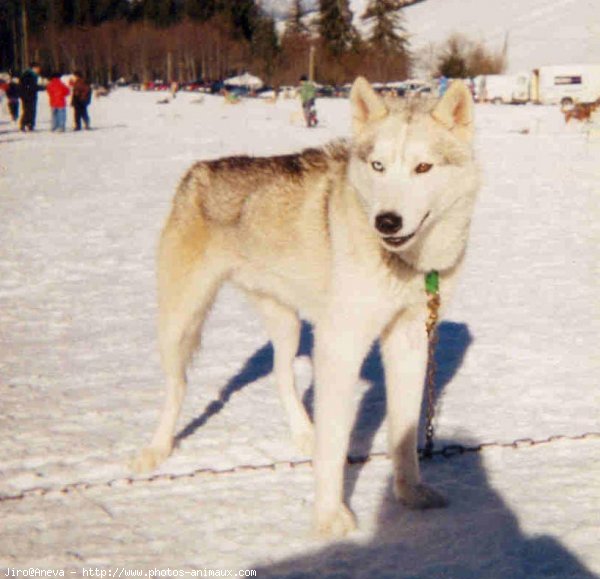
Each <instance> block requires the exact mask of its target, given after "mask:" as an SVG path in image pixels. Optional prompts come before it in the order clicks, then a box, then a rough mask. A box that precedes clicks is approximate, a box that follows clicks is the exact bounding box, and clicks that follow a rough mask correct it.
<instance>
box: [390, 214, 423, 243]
mask: <svg viewBox="0 0 600 579" xmlns="http://www.w3.org/2000/svg"><path fill="white" fill-rule="evenodd" d="M428 217H429V211H428V212H427V213H426V214H425V217H423V219H421V223H419V225H417V228H416V229H415V230H414V231H413V232H412V233H410V234H409V235H398V236H394V235H389V236H387V237H383V238H382V239H383V242H384V243H385V244H386V245H389V246H390V247H393V248H394V249H397V248H398V247H402V246H403V245H406V244H407V243H408V242H409V241H410V240H411V239H412V238H413V237H414V236H415V235H416V234H417V233H418V231H419V230H420V229H421V227H422V225H423V223H425V220H426V219H427V218H428Z"/></svg>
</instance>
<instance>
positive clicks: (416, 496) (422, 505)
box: [394, 482, 448, 510]
mask: <svg viewBox="0 0 600 579" xmlns="http://www.w3.org/2000/svg"><path fill="white" fill-rule="evenodd" d="M394 495H395V496H396V498H397V499H398V500H399V501H400V502H401V503H403V504H404V505H406V506H407V507H408V508H409V509H415V510H424V509H442V508H444V507H447V506H448V499H446V497H445V496H444V495H442V494H441V493H439V492H438V491H436V490H435V489H432V488H431V487H429V486H427V485H424V484H422V483H419V484H416V485H409V484H406V483H399V482H396V483H395V484H394Z"/></svg>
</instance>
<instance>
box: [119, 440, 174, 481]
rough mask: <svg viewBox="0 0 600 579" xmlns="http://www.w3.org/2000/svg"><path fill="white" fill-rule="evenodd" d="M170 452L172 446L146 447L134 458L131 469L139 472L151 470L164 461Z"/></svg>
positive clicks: (130, 464)
mask: <svg viewBox="0 0 600 579" xmlns="http://www.w3.org/2000/svg"><path fill="white" fill-rule="evenodd" d="M170 454H171V449H170V448H154V447H152V446H149V447H147V448H144V449H143V450H142V452H140V454H138V455H137V456H136V457H135V458H134V459H132V460H131V462H130V463H129V466H130V468H131V470H133V471H134V472H137V473H138V474H144V473H147V472H151V471H153V470H154V469H155V468H156V467H157V466H158V465H160V464H161V463H162V462H164V461H165V460H166V459H167V458H168V456H169V455H170Z"/></svg>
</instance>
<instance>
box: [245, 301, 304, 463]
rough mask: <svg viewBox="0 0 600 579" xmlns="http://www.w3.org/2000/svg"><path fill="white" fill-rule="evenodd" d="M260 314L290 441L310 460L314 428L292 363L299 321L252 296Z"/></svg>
mask: <svg viewBox="0 0 600 579" xmlns="http://www.w3.org/2000/svg"><path fill="white" fill-rule="evenodd" d="M251 297H252V301H253V302H254V304H255V305H256V307H257V308H258V310H259V311H260V313H261V314H262V317H263V320H264V322H265V326H266V328H267V332H268V334H269V337H270V338H271V341H272V343H273V349H274V351H275V364H274V366H275V367H274V371H275V380H276V381H277V389H278V391H279V397H280V399H281V403H282V404H283V408H284V410H285V413H286V415H287V417H288V420H289V424H290V430H291V434H292V440H293V442H294V444H295V445H296V447H297V448H298V450H299V451H300V452H301V453H302V454H306V455H309V456H312V452H313V445H314V432H313V425H312V423H311V421H310V418H309V417H308V414H307V413H306V409H305V408H304V405H303V404H302V401H301V400H300V397H299V396H298V391H297V390H296V386H295V380H294V369H293V363H294V359H295V357H296V353H297V352H298V344H299V342H300V327H301V326H300V320H299V319H298V315H297V314H296V312H295V311H294V310H292V309H291V308H289V307H287V306H285V305H283V304H281V303H279V302H277V301H275V300H274V299H272V298H269V297H266V296H262V295H261V296H257V295H252V296H251Z"/></svg>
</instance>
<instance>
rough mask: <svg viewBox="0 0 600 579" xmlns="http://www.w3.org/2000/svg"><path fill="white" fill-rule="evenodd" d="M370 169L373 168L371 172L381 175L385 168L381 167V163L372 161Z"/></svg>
mask: <svg viewBox="0 0 600 579" xmlns="http://www.w3.org/2000/svg"><path fill="white" fill-rule="evenodd" d="M371 167H373V170H374V171H377V172H379V173H383V170H384V168H385V167H384V166H383V163H381V162H380V161H373V162H372V163H371Z"/></svg>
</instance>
